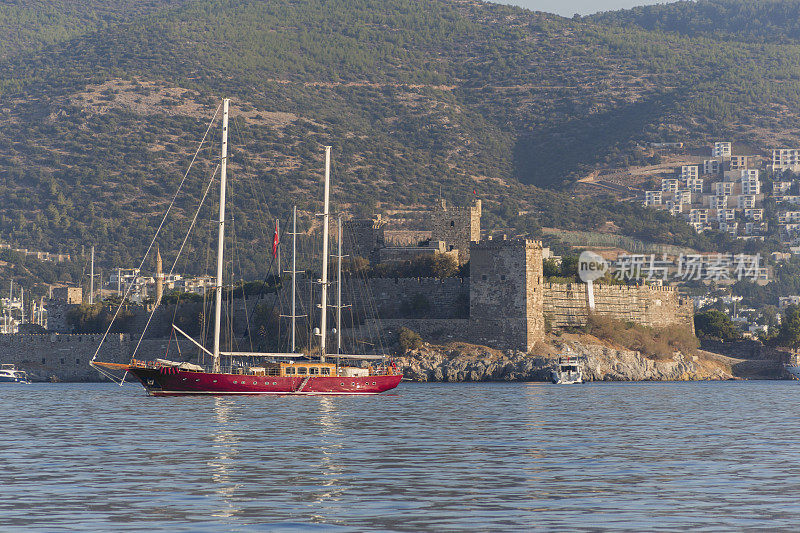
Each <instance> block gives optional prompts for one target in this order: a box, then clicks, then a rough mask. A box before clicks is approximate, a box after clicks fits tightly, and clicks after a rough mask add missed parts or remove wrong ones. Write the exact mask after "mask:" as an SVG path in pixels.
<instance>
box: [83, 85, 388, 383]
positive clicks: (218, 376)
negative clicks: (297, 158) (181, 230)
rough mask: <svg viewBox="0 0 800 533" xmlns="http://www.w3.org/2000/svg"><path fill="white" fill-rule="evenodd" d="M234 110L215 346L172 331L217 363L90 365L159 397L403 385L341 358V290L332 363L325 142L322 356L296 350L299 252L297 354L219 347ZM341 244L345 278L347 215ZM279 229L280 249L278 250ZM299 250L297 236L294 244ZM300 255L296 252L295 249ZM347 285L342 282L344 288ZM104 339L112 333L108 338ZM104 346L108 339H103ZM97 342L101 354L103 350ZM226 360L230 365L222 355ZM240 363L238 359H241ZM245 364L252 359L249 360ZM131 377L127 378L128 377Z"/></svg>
mask: <svg viewBox="0 0 800 533" xmlns="http://www.w3.org/2000/svg"><path fill="white" fill-rule="evenodd" d="M228 108H229V100H228V99H227V98H226V99H224V100H223V102H222V153H221V160H220V201H219V236H218V241H217V276H216V283H215V286H214V291H215V298H216V309H215V317H214V345H213V349H212V350H208V349H206V348H205V347H204V346H202V345H201V344H200V343H199V342H197V341H196V340H194V339H193V338H192V337H191V336H189V335H188V334H186V333H184V332H183V331H181V330H180V328H178V327H177V326H175V325H174V324H173V329H174V330H175V331H177V332H178V333H180V334H181V335H183V336H185V337H186V338H188V339H189V340H190V341H191V342H193V343H194V344H195V345H197V347H198V348H199V349H200V350H202V351H203V352H205V353H206V354H208V355H209V356H210V358H211V365H210V367H204V366H202V365H197V364H194V363H181V362H175V361H169V360H166V359H158V360H156V361H138V360H135V359H134V360H131V361H130V363H128V364H120V363H108V362H100V361H95V359H94V358H93V359H92V362H91V365H92V366H93V367H95V368H96V369H97V370H98V371H100V372H101V373H102V374H104V375H106V376H108V377H111V378H113V374H112V373H110V372H109V371H123V372H125V373H126V374H127V373H130V374H133V375H134V376H135V377H136V378H137V379H138V380H139V381H140V382H141V383H142V385H143V386H144V388H145V390H146V391H147V393H148V394H150V395H152V396H172V395H208V394H212V395H215V394H244V395H248V394H249V395H252V394H306V395H319V394H326V395H327V394H348V395H349V394H379V393H381V392H385V391H387V390H390V389H393V388H395V387H397V385H398V384H399V383H400V381H401V379H402V374H401V373H400V372H399V371H398V370H397V368H396V367H395V366H394V365H393V364H392V365H389V364H387V359H386V357H385V356H381V355H342V354H339V353H338V351H339V348H340V346H341V337H340V335H341V333H340V332H341V308H342V305H341V289H340V290H339V292H338V295H339V296H338V300H339V301H337V305H336V309H337V354H336V355H335V358H334V357H333V356H332V358H333V362H331V361H328V360H327V357H326V338H327V331H326V329H327V308H328V302H327V288H328V224H329V220H330V150H331V149H330V147H329V146H326V147H325V187H324V210H323V213H322V218H323V221H322V279H321V280H320V285H321V302H320V330H321V331H316V330H315V333H316V334H317V336H318V337H319V354H320V355H319V356H318V357H310V356H306V355H304V354H302V353H295V335H294V332H295V323H294V322H295V319H296V317H297V315H296V313H295V309H294V302H295V275H296V274H297V270H296V263H295V254H294V253H293V256H292V271H291V272H292V314H291V315H289V316H291V318H292V341H291V342H292V352H291V353H257V352H223V351H221V350H220V332H221V310H222V288H223V279H222V274H223V255H224V237H225V188H226V179H227V159H228ZM296 224H297V210H296V208H295V210H294V228H293V235H296V234H297V226H296ZM339 235H340V237H339V239H338V241H339V256H338V257H339V276H340V277H341V258H342V252H341V243H342V239H341V220H340V233H339ZM277 246H278V236H277V231H276V235H275V239H274V242H273V253H276V252H277ZM293 247H294V241H293ZM295 252H296V250H295ZM339 286H340V287H341V284H340V285H339ZM110 327H111V326H109V329H108V330H107V331H106V335H107V334H108V331H110ZM104 339H105V336H104ZM101 345H102V341H101ZM99 351H100V348H99V347H98V350H97V352H96V353H95V358H96V357H97V353H99ZM223 357H226V358H227V360H226V363H227V364H224V365H223V361H222V358H223ZM342 360H345V361H355V360H369V361H371V363H370V365H369V366H368V367H367V368H363V367H362V366H349V365H346V364H340V362H341V361H342ZM234 361H237V362H236V364H234ZM241 361H246V362H247V363H246V364H242V363H241ZM122 379H123V380H124V379H125V378H124V377H123V378H122Z"/></svg>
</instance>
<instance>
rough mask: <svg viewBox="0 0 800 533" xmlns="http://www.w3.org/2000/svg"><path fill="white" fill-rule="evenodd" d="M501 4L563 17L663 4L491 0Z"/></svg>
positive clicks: (607, 0) (616, 0) (636, 0)
mask: <svg viewBox="0 0 800 533" xmlns="http://www.w3.org/2000/svg"><path fill="white" fill-rule="evenodd" d="M491 1H492V2H498V3H501V4H512V5H515V6H522V7H525V8H528V9H532V10H534V11H547V12H549V13H557V14H559V15H561V16H563V17H571V16H572V15H574V14H575V13H580V14H581V15H588V14H590V13H597V12H598V11H610V10H612V9H625V8H629V7H635V6H642V5H646V4H664V3H666V2H664V1H663V0H661V1H658V0H491Z"/></svg>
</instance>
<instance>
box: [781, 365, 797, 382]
mask: <svg viewBox="0 0 800 533" xmlns="http://www.w3.org/2000/svg"><path fill="white" fill-rule="evenodd" d="M783 368H785V369H786V371H787V372H789V373H790V374H791V375H792V377H794V379H800V365H796V364H794V365H793V364H786V365H783Z"/></svg>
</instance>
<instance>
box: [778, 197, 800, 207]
mask: <svg viewBox="0 0 800 533" xmlns="http://www.w3.org/2000/svg"><path fill="white" fill-rule="evenodd" d="M775 201H776V202H777V203H779V204H791V205H800V196H791V195H783V196H776V197H775Z"/></svg>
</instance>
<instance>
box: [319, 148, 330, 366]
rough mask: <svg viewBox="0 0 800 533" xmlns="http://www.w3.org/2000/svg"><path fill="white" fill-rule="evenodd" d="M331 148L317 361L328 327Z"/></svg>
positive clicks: (322, 356) (327, 165) (327, 154)
mask: <svg viewBox="0 0 800 533" xmlns="http://www.w3.org/2000/svg"><path fill="white" fill-rule="evenodd" d="M330 182H331V147H330V146H326V147H325V192H324V198H325V201H324V204H323V211H322V280H321V283H322V296H321V300H322V301H321V302H320V309H319V315H320V316H319V329H320V334H319V335H320V336H319V360H320V361H325V338H326V336H327V326H328V322H327V321H328V220H329V219H330V215H331V214H330Z"/></svg>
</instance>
